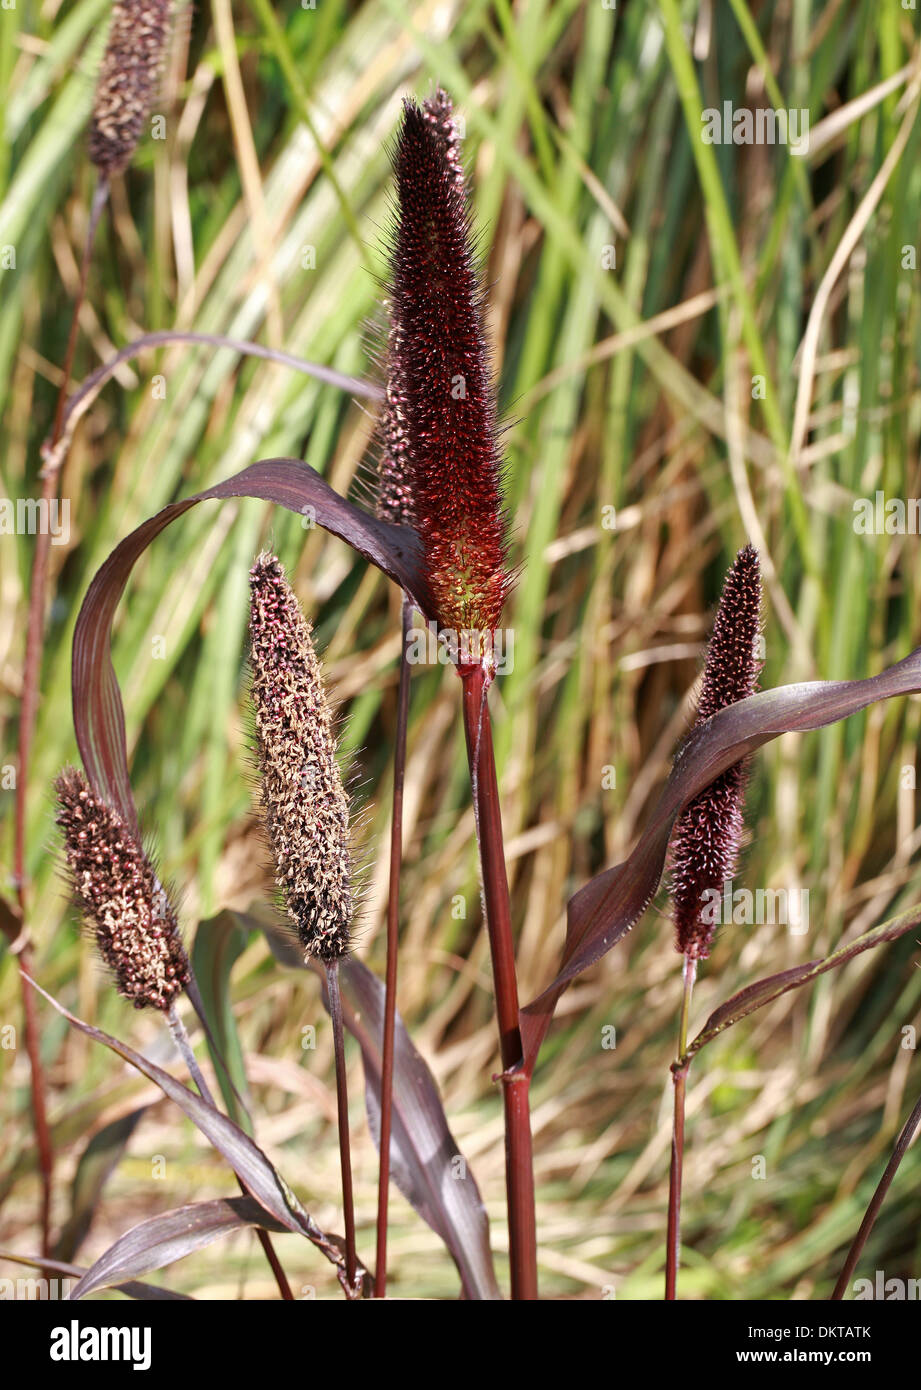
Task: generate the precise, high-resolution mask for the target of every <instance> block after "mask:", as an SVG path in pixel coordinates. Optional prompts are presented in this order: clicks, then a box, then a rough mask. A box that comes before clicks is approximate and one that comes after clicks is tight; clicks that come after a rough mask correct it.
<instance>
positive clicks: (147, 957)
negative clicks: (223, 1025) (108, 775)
mask: <svg viewBox="0 0 921 1390" xmlns="http://www.w3.org/2000/svg"><path fill="white" fill-rule="evenodd" d="M55 789H56V791H57V797H58V812H57V823H58V825H59V826H60V828H61V830H62V831H63V834H64V853H65V856H66V859H67V866H68V870H69V873H70V878H71V884H72V888H73V893H74V897H75V899H76V901H77V903H78V904H79V906H80V908H81V910H82V912H83V915H84V918H85V919H86V922H87V924H88V925H89V926H90V927H92V929H93V931H94V932H95V935H96V944H97V946H98V947H99V952H100V955H101V956H102V958H103V960H104V961H105V963H106V965H107V966H109V968H110V969H111V971H112V973H113V975H114V977H115V985H116V988H117V990H118V992H119V994H121V995H122V996H123V997H124V998H125V999H128V1000H129V1001H130V1002H131V1003H132V1004H133V1005H134V1007H135V1008H136V1009H143V1008H147V1007H150V1008H154V1009H163V1010H165V1009H168V1008H169V1007H170V1005H171V1004H172V1002H173V1000H174V999H175V998H176V996H177V995H178V994H180V993H181V991H182V990H183V989H184V988H185V986H186V985H187V984H188V983H189V979H190V972H189V962H188V959H187V957H186V954H185V951H184V949H183V946H182V941H181V940H180V937H179V925H178V922H177V919H176V913H175V910H174V908H173V906H172V904H171V903H170V901H169V899H168V897H167V895H166V891H165V890H164V888H163V885H162V884H161V883H160V880H159V879H158V877H157V875H156V872H155V870H154V867H153V865H152V864H151V862H150V859H149V858H148V856H147V854H146V853H145V852H144V850H143V848H142V847H141V845H139V844H138V842H137V839H136V838H135V836H134V834H133V832H132V831H131V830H129V828H128V826H127V825H126V823H125V821H124V820H123V819H122V817H121V816H120V814H119V813H118V812H117V811H115V810H113V808H112V807H111V806H109V805H107V804H106V803H105V802H104V801H102V800H101V798H100V797H98V796H97V795H96V794H95V792H94V791H93V790H92V789H91V787H90V785H89V783H88V782H87V780H86V778H85V777H84V775H83V773H82V772H78V771H77V770H76V769H75V768H66V769H65V770H64V771H63V772H62V773H61V775H60V776H59V777H58V779H57V782H56V783H55Z"/></svg>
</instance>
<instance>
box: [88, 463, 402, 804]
mask: <svg viewBox="0 0 921 1390" xmlns="http://www.w3.org/2000/svg"><path fill="white" fill-rule="evenodd" d="M228 497H256V498H261V499H262V500H263V501H266V502H275V503H277V504H278V505H279V506H281V507H286V508H287V509H288V511H291V512H296V513H302V512H303V511H304V509H305V508H309V509H311V514H312V516H313V518H314V520H315V521H316V522H317V524H318V525H320V526H322V527H324V528H325V530H327V531H330V532H331V533H332V534H333V535H335V536H339V537H340V538H341V539H342V540H344V541H346V542H347V543H348V544H349V545H350V546H351V547H352V549H353V550H355V551H356V552H357V553H358V554H359V555H362V556H363V557H364V558H365V559H366V560H368V561H370V563H371V564H373V565H376V566H377V568H378V569H379V570H382V571H383V573H384V574H386V575H387V576H388V577H389V578H390V579H392V580H393V581H394V582H395V583H396V584H399V585H400V587H401V588H402V589H403V590H405V592H406V593H408V594H409V595H410V596H411V597H412V599H413V600H414V601H415V602H416V603H417V605H418V606H419V607H420V608H421V609H422V611H423V612H425V613H428V611H429V604H428V601H427V593H426V586H425V583H424V580H423V577H422V573H421V570H420V566H419V554H420V548H419V539H418V537H417V535H416V533H415V531H413V530H412V529H411V528H410V527H408V526H393V525H391V524H390V523H389V522H386V521H380V520H378V519H377V518H376V517H373V516H370V515H369V514H368V513H366V512H363V511H362V510H361V509H360V508H359V507H356V506H355V505H354V504H353V503H351V502H348V501H347V500H346V499H345V498H344V497H340V496H339V494H338V493H337V492H335V491H334V490H333V489H332V488H331V487H330V485H329V483H327V482H326V481H325V479H323V478H321V477H320V475H319V473H316V472H315V471H314V470H313V469H312V468H310V467H309V466H308V465H307V464H306V463H302V462H301V461H300V460H299V459H285V458H280V459H263V460H261V461H260V462H259V463H254V464H252V465H251V466H250V467H249V468H244V470H243V472H242V473H237V474H236V475H235V476H234V477H233V478H228V479H227V480H226V481H225V482H222V483H217V484H216V485H215V486H214V487H211V488H208V489H207V490H206V491H205V492H200V493H198V494H196V495H195V496H194V497H186V498H184V499H183V500H182V501H180V502H172V503H170V505H169V506H168V507H164V508H163V510H162V511H160V512H157V514H156V516H153V517H151V518H150V519H149V520H148V521H145V522H144V523H143V525H141V526H139V527H138V528H137V530H135V531H132V532H131V534H130V535H129V536H126V537H125V539H124V540H123V541H122V542H121V543H120V544H119V545H118V546H116V548H115V549H114V550H113V551H112V554H111V555H110V556H109V558H108V559H107V560H106V562H105V563H104V564H103V565H102V567H101V568H100V569H99V570H98V571H97V572H96V575H95V576H94V578H93V581H92V583H91V584H90V587H89V589H88V590H87V593H86V597H85V598H84V600H83V605H82V607H81V609H80V613H79V616H78V618H77V624H76V627H75V628H74V642H73V665H72V672H71V688H72V698H73V717H74V729H75V731H76V735H77V747H78V748H79V749H80V756H81V758H82V759H83V766H84V768H85V769H86V775H87V777H88V778H89V780H90V783H91V785H92V787H93V789H94V791H95V792H96V793H97V794H98V795H100V796H103V797H104V798H105V799H106V800H107V801H109V802H110V803H111V804H112V805H113V806H114V807H116V809H117V810H119V811H120V812H121V814H122V815H123V816H124V818H125V820H126V821H127V822H128V824H129V825H130V826H132V828H133V829H135V830H137V829H138V823H137V811H136V809H135V805H134V799H133V797H132V795H131V785H130V782H129V780H128V758H127V748H126V743H125V715H124V708H123V706H122V698H121V691H120V689H119V685H118V681H117V679H116V676H115V671H114V669H113V667H112V659H111V654H110V644H111V634H112V620H113V618H114V616H115V609H116V608H117V606H118V602H119V599H120V598H121V596H122V593H123V592H124V589H125V585H126V584H127V582H128V577H129V575H130V574H131V570H132V568H133V567H134V564H135V562H136V561H137V559H138V558H139V557H140V556H141V555H142V554H143V552H144V551H145V550H146V549H147V547H148V545H150V543H151V541H152V540H154V538H155V537H156V536H158V535H159V534H160V532H161V531H162V530H164V529H165V527H167V526H169V524H170V522H172V521H175V520H176V519H177V517H180V516H182V515H183V514H184V513H185V512H187V511H188V510H189V509H190V508H191V507H194V506H195V505H196V503H198V502H204V501H207V500H209V499H214V500H219V499H222V498H228Z"/></svg>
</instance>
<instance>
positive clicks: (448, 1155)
mask: <svg viewBox="0 0 921 1390" xmlns="http://www.w3.org/2000/svg"><path fill="white" fill-rule="evenodd" d="M240 916H241V919H242V920H243V921H249V922H251V923H252V924H253V925H255V926H257V927H259V928H260V929H261V930H262V931H264V932H265V935H266V938H267V940H268V943H269V946H270V947H271V949H272V952H273V954H274V955H275V958H276V959H277V960H278V961H280V962H281V964H283V965H287V966H290V967H292V968H294V969H300V970H304V969H307V968H309V967H307V966H305V964H304V959H303V952H302V951H300V950H298V947H297V943H296V942H295V941H294V940H293V938H292V937H290V936H289V935H288V934H287V933H286V932H285V931H284V930H283V929H280V928H278V927H275V926H270V925H267V924H266V923H265V922H264V921H261V920H259V919H258V918H255V917H246V916H245V915H243V914H240ZM312 968H314V969H315V971H316V973H317V974H318V975H320V977H321V979H322V978H323V974H322V968H320V967H317V966H313V967H312ZM339 982H340V985H341V989H342V1004H343V1015H344V1021H345V1026H346V1027H347V1028H348V1030H349V1032H350V1033H351V1034H352V1036H353V1037H354V1038H355V1039H356V1041H357V1042H358V1045H359V1047H360V1048H361V1057H362V1062H363V1064H364V1072H365V1106H366V1109H367V1112H368V1124H369V1126H370V1129H371V1133H372V1135H373V1136H374V1141H375V1143H378V1140H379V1135H380V1094H381V1045H382V1043H381V1040H382V1037H383V1014H384V986H383V984H382V983H381V981H380V980H379V979H378V978H377V976H376V975H374V974H373V973H372V972H371V971H370V970H369V969H368V968H367V966H366V965H363V964H362V963H361V961H358V960H354V959H349V960H343V961H342V963H341V965H340V967H339ZM324 1002H325V998H324ZM390 1165H391V1172H392V1173H393V1178H394V1181H395V1183H396V1184H397V1187H398V1188H399V1189H400V1191H401V1192H402V1193H403V1196H404V1197H405V1198H406V1199H407V1201H408V1202H410V1203H411V1204H412V1206H413V1207H415V1209H416V1211H417V1212H418V1213H419V1215H420V1216H421V1217H422V1218H423V1220H424V1221H425V1222H426V1223H427V1224H428V1225H429V1226H430V1227H431V1228H432V1230H433V1231H435V1232H436V1234H437V1235H439V1236H440V1237H441V1239H442V1240H443V1241H444V1243H445V1245H446V1246H447V1248H448V1250H449V1251H450V1252H451V1255H452V1257H453V1259H454V1262H455V1264H456V1265H457V1268H458V1270H459V1271H460V1276H461V1280H462V1282H463V1286H464V1291H465V1293H466V1295H467V1297H468V1298H471V1299H486V1300H495V1299H501V1297H502V1295H501V1293H500V1292H499V1286H498V1283H497V1281H496V1275H495V1270H494V1269H493V1263H492V1253H491V1251H490V1248H489V1222H488V1220H487V1217H486V1209H485V1207H484V1206H483V1199H482V1198H481V1196H480V1192H479V1188H478V1187H477V1185H476V1181H475V1179H474V1177H473V1174H472V1173H471V1171H470V1169H469V1167H468V1166H467V1164H466V1161H465V1160H464V1159H463V1157H462V1155H461V1154H460V1152H459V1150H458V1147H457V1141H456V1140H455V1138H454V1136H453V1135H452V1134H451V1131H450V1129H449V1128H448V1122H447V1119H446V1118H445V1113H444V1108H443V1106H442V1104H441V1097H440V1096H439V1094H438V1087H437V1085H436V1084H435V1078H434V1077H433V1076H432V1073H431V1071H430V1070H429V1068H428V1066H427V1065H426V1063H425V1061H424V1059H423V1058H422V1057H421V1056H420V1055H419V1053H418V1052H417V1051H416V1049H415V1047H414V1046H413V1044H412V1041H411V1039H410V1036H409V1034H408V1033H407V1031H406V1027H405V1025H404V1023H403V1020H402V1019H401V1018H400V1016H399V1014H397V1020H396V1030H395V1047H394V1066H393V1129H392V1133H391V1139H390ZM458 1172H459V1173H460V1174H462V1176H457V1175H456V1174H457V1173H458Z"/></svg>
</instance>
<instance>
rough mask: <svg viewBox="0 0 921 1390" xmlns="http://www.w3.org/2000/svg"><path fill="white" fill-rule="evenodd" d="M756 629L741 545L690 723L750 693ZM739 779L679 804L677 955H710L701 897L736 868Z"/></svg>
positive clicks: (752, 566) (751, 583)
mask: <svg viewBox="0 0 921 1390" xmlns="http://www.w3.org/2000/svg"><path fill="white" fill-rule="evenodd" d="M760 627H761V571H760V566H759V563H758V552H757V551H756V550H755V549H754V547H753V546H751V545H747V546H745V548H744V549H743V550H740V551H739V553H738V555H737V556H736V559H735V562H734V563H733V566H732V568H731V569H730V571H729V573H728V575H727V576H726V581H725V584H724V586H723V594H722V597H721V599H720V603H719V607H718V609H717V612H716V618H715V620H714V623H713V632H712V634H711V637H710V642H709V645H708V647H707V659H706V664H705V666H704V675H703V684H702V687H701V692H700V701H699V703H698V706H697V718H696V720H695V725H697V724H702V723H703V722H704V721H705V720H707V719H709V718H711V716H712V715H714V714H716V713H717V712H718V711H719V710H721V709H725V708H726V706H727V705H734V704H735V703H736V701H737V700H744V699H745V698H746V696H748V695H752V694H753V693H754V691H755V688H756V683H757V676H758V671H759V670H760V663H759V661H758V659H757V655H756V651H755V641H756V639H757V637H758V634H759V632H760ZM746 781H747V764H746V763H745V762H744V761H742V762H739V763H736V764H735V765H734V766H733V767H730V768H727V770H726V771H725V772H724V773H722V774H721V776H719V777H718V778H717V779H716V781H715V782H712V783H711V784H710V786H709V787H706V788H705V789H704V790H703V791H702V792H700V793H699V795H698V796H696V797H695V798H694V800H693V801H691V802H690V803H689V804H688V805H687V806H686V807H685V809H684V811H683V812H682V813H681V816H680V818H679V820H678V823H677V825H676V827H675V832H674V834H673V836H672V842H671V879H672V901H673V904H674V915H675V933H676V942H675V944H676V947H677V949H678V951H680V952H681V954H682V955H685V956H689V957H691V958H692V959H703V958H705V957H706V956H708V955H709V954H710V943H711V941H712V939H713V933H714V931H715V927H716V920H715V918H716V914H714V913H712V912H711V913H707V912H706V911H705V909H706V907H707V902H708V900H707V899H706V898H705V897H704V895H705V894H707V893H712V892H714V891H716V892H719V891H721V890H722V886H723V883H724V882H725V880H726V879H727V878H731V877H732V874H733V871H734V869H735V863H736V858H737V855H738V851H739V843H740V840H741V835H742V806H743V802H744V799H745V784H746ZM702 914H703V915H702Z"/></svg>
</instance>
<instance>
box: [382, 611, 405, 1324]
mask: <svg viewBox="0 0 921 1390" xmlns="http://www.w3.org/2000/svg"><path fill="white" fill-rule="evenodd" d="M411 621H412V604H411V602H410V600H409V598H408V597H407V595H406V594H404V595H403V641H402V646H401V648H400V687H399V693H398V696H397V728H396V741H395V745H394V751H393V811H392V815H391V823H390V883H389V890H388V897H387V973H386V977H385V982H384V1036H383V1042H382V1047H381V1132H380V1144H379V1149H380V1166H379V1168H378V1181H377V1252H376V1256H375V1277H374V1296H375V1298H386V1296H387V1206H388V1197H389V1192H390V1135H391V1131H392V1128H393V1046H394V1033H395V1025H396V1011H397V950H398V947H399V943H400V870H401V869H402V866H403V782H404V777H405V773H406V729H407V724H408V722H409V678H410V669H409V662H408V661H407V659H406V644H407V641H408V639H409V628H410V623H411Z"/></svg>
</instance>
